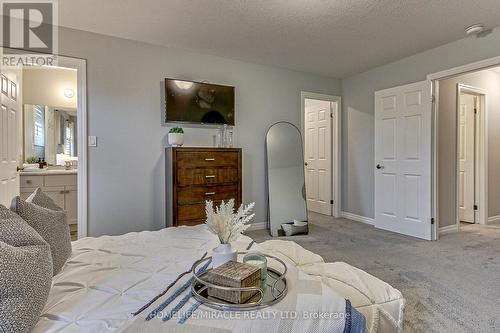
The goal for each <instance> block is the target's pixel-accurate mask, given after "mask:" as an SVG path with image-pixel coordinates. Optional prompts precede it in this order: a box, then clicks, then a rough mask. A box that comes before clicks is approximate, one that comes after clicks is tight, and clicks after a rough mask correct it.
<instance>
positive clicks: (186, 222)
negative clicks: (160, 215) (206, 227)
mask: <svg viewBox="0 0 500 333" xmlns="http://www.w3.org/2000/svg"><path fill="white" fill-rule="evenodd" d="M203 223H205V219H198V220H185V221H178V222H177V225H178V226H179V225H187V226H193V225H198V224H203Z"/></svg>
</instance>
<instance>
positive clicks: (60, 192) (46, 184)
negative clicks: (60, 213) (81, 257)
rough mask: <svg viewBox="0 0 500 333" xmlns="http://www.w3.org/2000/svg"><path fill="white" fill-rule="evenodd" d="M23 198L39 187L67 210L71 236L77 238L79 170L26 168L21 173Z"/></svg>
mask: <svg viewBox="0 0 500 333" xmlns="http://www.w3.org/2000/svg"><path fill="white" fill-rule="evenodd" d="M20 184H21V185H20V187H21V188H20V190H21V198H23V199H26V198H27V197H28V196H30V194H31V193H33V191H35V189H36V188H37V187H40V188H41V189H42V191H43V192H44V193H45V194H47V195H48V196H49V197H51V198H52V200H54V202H55V203H56V204H57V205H58V206H60V207H61V208H63V209H64V210H66V211H67V213H68V223H69V225H70V230H71V238H72V239H75V240H76V235H77V221H78V181H77V170H76V169H72V170H64V169H54V170H50V169H48V170H40V171H38V170H26V171H22V172H21V173H20Z"/></svg>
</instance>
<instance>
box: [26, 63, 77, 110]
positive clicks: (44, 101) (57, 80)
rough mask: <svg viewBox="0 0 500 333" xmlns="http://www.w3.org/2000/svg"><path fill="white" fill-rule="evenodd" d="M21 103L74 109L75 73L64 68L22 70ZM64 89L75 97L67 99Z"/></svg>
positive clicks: (30, 68)
mask: <svg viewBox="0 0 500 333" xmlns="http://www.w3.org/2000/svg"><path fill="white" fill-rule="evenodd" d="M23 77H24V78H25V79H24V81H23V94H24V95H23V103H24V104H33V105H47V106H52V107H56V108H65V109H76V99H77V98H76V71H75V70H71V69H64V68H44V67H42V68H40V67H24V68H23ZM65 89H72V90H73V91H74V93H75V95H74V96H73V97H72V98H68V97H66V96H65V95H64V90H65Z"/></svg>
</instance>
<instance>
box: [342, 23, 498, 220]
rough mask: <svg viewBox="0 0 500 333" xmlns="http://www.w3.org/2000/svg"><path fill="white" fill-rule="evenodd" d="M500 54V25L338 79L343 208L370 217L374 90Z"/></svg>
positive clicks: (372, 185) (372, 198) (372, 183)
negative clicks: (482, 34) (476, 35)
mask: <svg viewBox="0 0 500 333" xmlns="http://www.w3.org/2000/svg"><path fill="white" fill-rule="evenodd" d="M499 55H500V29H499V28H496V29H494V30H493V32H492V33H491V34H489V35H488V36H486V37H484V38H465V39H461V40H458V41H455V42H452V43H449V44H446V45H443V46H440V47H437V48H434V49H432V50H428V51H425V52H422V53H419V54H416V55H413V56H410V57H407V58H404V59H402V60H399V61H396V62H393V63H390V64H387V65H384V66H380V67H377V68H374V69H371V70H369V71H367V72H364V73H360V74H357V75H354V76H351V77H349V78H345V79H344V80H342V104H343V108H342V112H343V115H342V119H343V120H342V140H343V142H342V210H344V211H347V212H349V213H353V214H358V215H361V216H366V217H371V218H373V216H374V165H375V164H374V143H373V142H374V93H375V91H377V90H381V89H385V88H390V87H394V86H398V85H402V84H407V83H412V82H416V81H422V80H425V79H426V76H427V74H429V73H434V72H438V71H441V70H445V69H449V68H453V67H456V66H460V65H465V64H468V63H471V62H475V61H479V60H483V59H487V58H492V57H495V56H499Z"/></svg>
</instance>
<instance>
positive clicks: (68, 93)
mask: <svg viewBox="0 0 500 333" xmlns="http://www.w3.org/2000/svg"><path fill="white" fill-rule="evenodd" d="M64 96H66V98H73V97H74V96H75V91H74V90H73V89H71V88H66V89H64Z"/></svg>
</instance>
